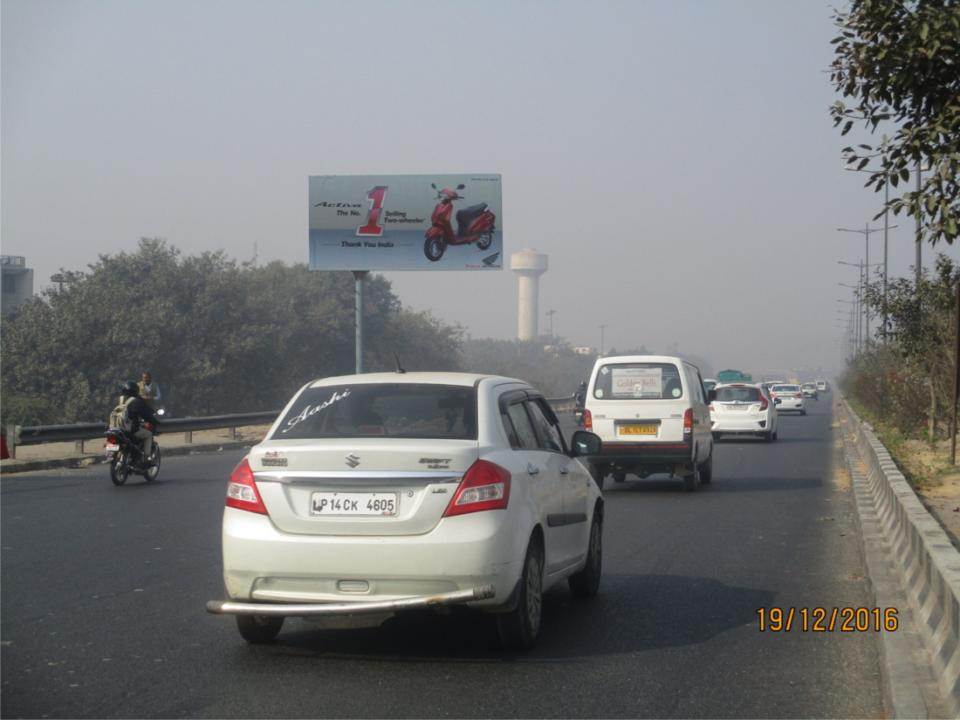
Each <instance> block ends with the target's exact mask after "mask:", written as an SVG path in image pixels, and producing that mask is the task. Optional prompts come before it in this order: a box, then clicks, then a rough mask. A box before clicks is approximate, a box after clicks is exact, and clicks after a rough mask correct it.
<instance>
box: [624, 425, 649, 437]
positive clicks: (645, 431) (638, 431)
mask: <svg viewBox="0 0 960 720" xmlns="http://www.w3.org/2000/svg"><path fill="white" fill-rule="evenodd" d="M656 434H657V426H656V425H653V424H645V425H618V426H617V435H656Z"/></svg>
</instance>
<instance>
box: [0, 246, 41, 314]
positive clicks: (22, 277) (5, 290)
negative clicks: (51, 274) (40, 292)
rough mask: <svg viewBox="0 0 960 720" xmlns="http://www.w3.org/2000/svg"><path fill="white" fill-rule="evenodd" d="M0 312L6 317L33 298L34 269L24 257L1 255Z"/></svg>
mask: <svg viewBox="0 0 960 720" xmlns="http://www.w3.org/2000/svg"><path fill="white" fill-rule="evenodd" d="M0 269H2V270H3V273H2V277H0V311H2V312H3V314H4V315H6V314H7V313H8V312H10V311H11V310H13V309H14V308H15V307H17V306H18V305H21V304H23V303H24V302H26V301H27V300H28V299H30V298H31V297H33V268H28V267H27V259H26V258H25V257H23V256H22V255H0Z"/></svg>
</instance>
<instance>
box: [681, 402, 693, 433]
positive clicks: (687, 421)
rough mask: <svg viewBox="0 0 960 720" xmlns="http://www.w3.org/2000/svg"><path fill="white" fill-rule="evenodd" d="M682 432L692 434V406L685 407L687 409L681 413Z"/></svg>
mask: <svg viewBox="0 0 960 720" xmlns="http://www.w3.org/2000/svg"><path fill="white" fill-rule="evenodd" d="M683 434H684V435H692V434H693V408H687V411H686V412H685V413H684V414H683Z"/></svg>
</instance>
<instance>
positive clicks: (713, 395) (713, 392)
mask: <svg viewBox="0 0 960 720" xmlns="http://www.w3.org/2000/svg"><path fill="white" fill-rule="evenodd" d="M716 399H717V391H716V390H707V402H708V403H712V402H713V401H714V400H716Z"/></svg>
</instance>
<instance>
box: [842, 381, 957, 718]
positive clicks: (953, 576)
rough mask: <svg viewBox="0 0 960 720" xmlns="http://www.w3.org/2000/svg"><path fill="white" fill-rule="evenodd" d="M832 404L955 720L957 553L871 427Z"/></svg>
mask: <svg viewBox="0 0 960 720" xmlns="http://www.w3.org/2000/svg"><path fill="white" fill-rule="evenodd" d="M837 404H838V406H839V407H840V409H841V412H842V413H843V414H844V415H845V417H846V419H847V424H848V426H849V427H850V428H851V429H852V430H853V432H852V434H851V436H847V435H846V434H845V435H844V438H845V441H850V443H851V444H852V445H853V448H852V449H853V450H854V451H855V452H856V454H858V455H859V457H860V459H861V460H862V461H863V463H864V465H865V470H866V476H865V478H864V482H865V487H866V490H867V494H868V496H869V499H870V501H871V502H872V505H873V508H874V510H875V513H876V520H877V525H878V528H879V530H880V531H881V533H882V535H883V539H884V540H885V541H886V545H887V547H888V548H889V551H890V555H891V559H892V560H893V564H894V566H895V568H896V570H897V571H898V572H899V575H900V578H899V579H900V582H901V584H902V586H903V590H904V594H905V596H906V599H907V601H908V603H909V611H910V612H911V614H912V615H913V617H914V620H915V622H916V625H917V626H918V631H919V635H920V637H921V639H922V641H923V645H924V648H925V651H926V653H927V654H928V655H929V661H930V663H931V666H932V671H933V676H934V677H935V678H936V681H937V683H938V685H939V690H940V693H941V695H942V696H943V698H944V700H945V702H946V703H947V709H948V712H949V714H950V715H951V716H952V717H958V716H960V552H958V551H957V549H956V548H955V547H954V546H953V544H952V543H951V542H950V539H949V538H948V537H947V534H946V532H945V531H944V530H943V528H942V527H941V526H940V524H939V523H938V522H937V520H936V519H935V518H934V517H933V516H932V515H931V514H930V513H929V512H928V511H927V509H926V508H925V507H924V506H923V503H921V502H920V499H919V498H918V497H917V495H916V493H915V492H914V491H913V488H911V487H910V484H909V483H908V482H907V479H906V478H905V477H904V476H903V473H901V472H900V471H899V470H898V469H897V466H896V464H895V463H894V461H893V458H892V457H891V455H890V453H889V451H888V450H887V448H886V447H884V445H883V443H881V442H880V440H879V439H877V436H876V434H875V433H874V432H873V428H872V427H871V426H870V424H869V423H867V422H865V421H863V420H861V419H860V418H859V417H858V416H857V415H856V413H855V412H854V411H853V410H852V409H851V408H850V406H849V405H848V404H847V402H846V401H845V400H844V399H840V400H839V401H838V403H837ZM861 475H862V474H861ZM895 714H896V713H895Z"/></svg>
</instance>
